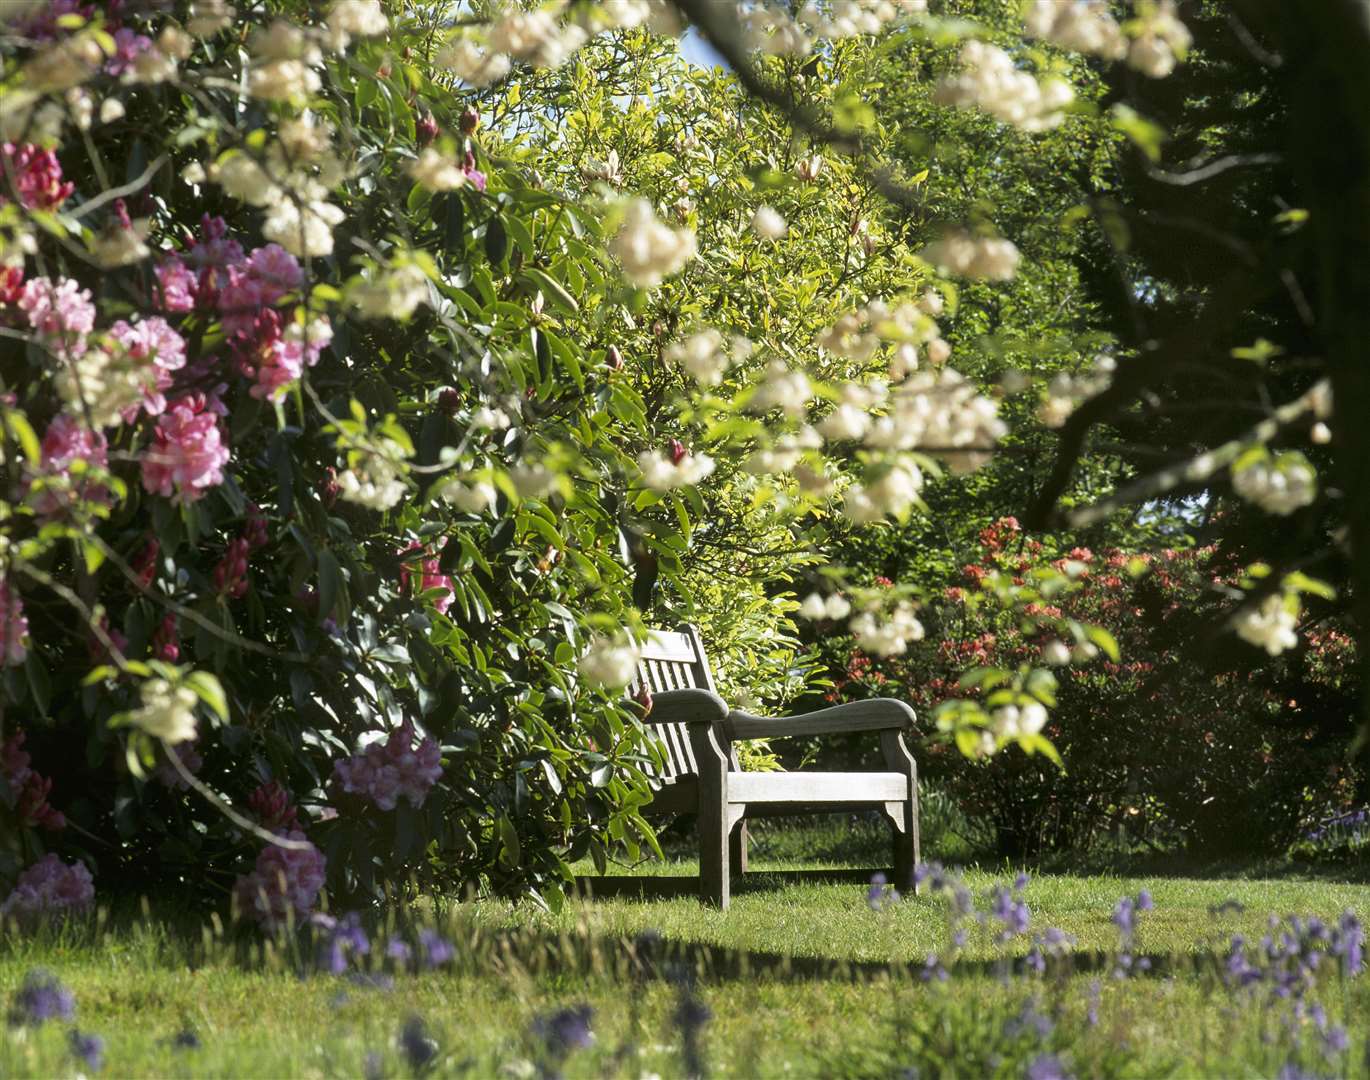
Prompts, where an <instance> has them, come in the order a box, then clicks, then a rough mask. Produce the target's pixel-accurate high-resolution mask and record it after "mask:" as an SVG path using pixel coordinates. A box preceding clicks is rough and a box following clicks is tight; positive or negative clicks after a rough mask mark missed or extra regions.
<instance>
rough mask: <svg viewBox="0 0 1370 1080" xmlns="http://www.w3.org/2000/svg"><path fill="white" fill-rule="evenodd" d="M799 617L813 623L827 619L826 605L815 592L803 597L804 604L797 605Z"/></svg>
mask: <svg viewBox="0 0 1370 1080" xmlns="http://www.w3.org/2000/svg"><path fill="white" fill-rule="evenodd" d="M798 613H799V615H800V617H802V618H805V619H812V620H814V621H815V622H816V621H817V620H819V619H824V618H827V615H828V605H827V603H826V602H825V601H824V600H823V598H822V597H821V596H819V595H818V594H817V593H816V592H813V593H809V595H808V596H806V597H804V602H803V603H802V604H800V605H799V612H798Z"/></svg>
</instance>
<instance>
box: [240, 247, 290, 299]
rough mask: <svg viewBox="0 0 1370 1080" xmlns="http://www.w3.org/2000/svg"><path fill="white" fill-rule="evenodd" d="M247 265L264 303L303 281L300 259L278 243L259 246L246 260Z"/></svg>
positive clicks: (279, 296) (278, 297) (278, 296)
mask: <svg viewBox="0 0 1370 1080" xmlns="http://www.w3.org/2000/svg"><path fill="white" fill-rule="evenodd" d="M247 265H248V267H249V269H250V271H251V274H252V277H253V278H254V279H255V280H256V281H257V282H258V284H259V286H260V288H261V290H262V302H263V303H265V304H274V303H275V302H276V301H277V300H279V299H280V298H281V297H282V296H284V295H285V294H286V293H288V292H293V291H294V290H296V289H298V288H299V287H300V285H301V284H303V282H304V271H302V270H301V269H300V260H299V259H297V258H295V256H294V255H292V254H290V252H288V251H286V250H285V248H283V247H281V245H280V244H267V245H266V246H265V247H259V248H258V249H257V250H256V251H254V252H253V253H252V255H251V257H250V258H249V259H248V260H247Z"/></svg>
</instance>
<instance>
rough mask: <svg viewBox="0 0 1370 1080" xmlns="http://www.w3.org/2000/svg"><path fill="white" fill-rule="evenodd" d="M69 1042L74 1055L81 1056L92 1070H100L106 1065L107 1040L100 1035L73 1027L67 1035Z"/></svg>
mask: <svg viewBox="0 0 1370 1080" xmlns="http://www.w3.org/2000/svg"><path fill="white" fill-rule="evenodd" d="M67 1043H68V1045H69V1046H70V1047H71V1052H72V1055H73V1056H74V1057H78V1058H80V1059H81V1061H82V1062H83V1063H84V1064H85V1066H86V1068H87V1069H89V1070H90V1071H91V1072H99V1071H100V1070H101V1069H103V1068H104V1067H105V1040H104V1039H102V1038H101V1037H100V1036H99V1035H91V1034H90V1033H88V1032H82V1031H77V1030H76V1029H75V1028H72V1029H71V1031H70V1033H68V1035H67Z"/></svg>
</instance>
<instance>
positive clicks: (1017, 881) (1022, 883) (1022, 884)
mask: <svg viewBox="0 0 1370 1080" xmlns="http://www.w3.org/2000/svg"><path fill="white" fill-rule="evenodd" d="M1031 881H1032V878H1030V877H1028V876H1027V874H1025V873H1023V872H1022V871H1021V870H1020V871H1019V872H1018V876H1017V877H1015V878H1014V879H1013V891H1014V892H1022V891H1023V890H1024V889H1026V888H1027V887H1028V884H1029V882H1031Z"/></svg>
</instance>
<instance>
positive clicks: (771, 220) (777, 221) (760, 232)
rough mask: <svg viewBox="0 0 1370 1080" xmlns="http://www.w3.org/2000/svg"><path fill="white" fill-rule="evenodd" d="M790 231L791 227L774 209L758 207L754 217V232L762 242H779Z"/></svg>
mask: <svg viewBox="0 0 1370 1080" xmlns="http://www.w3.org/2000/svg"><path fill="white" fill-rule="evenodd" d="M789 231H790V227H789V225H787V224H786V223H785V219H784V218H783V217H781V216H780V214H779V212H778V211H776V210H775V209H774V208H773V207H770V206H758V207H757V208H756V213H755V214H753V215H752V232H754V233H756V235H757V236H759V237H761V239H762V240H779V239H780V238H781V237H782V236H784V235H785V234H786V233H787V232H789Z"/></svg>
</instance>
